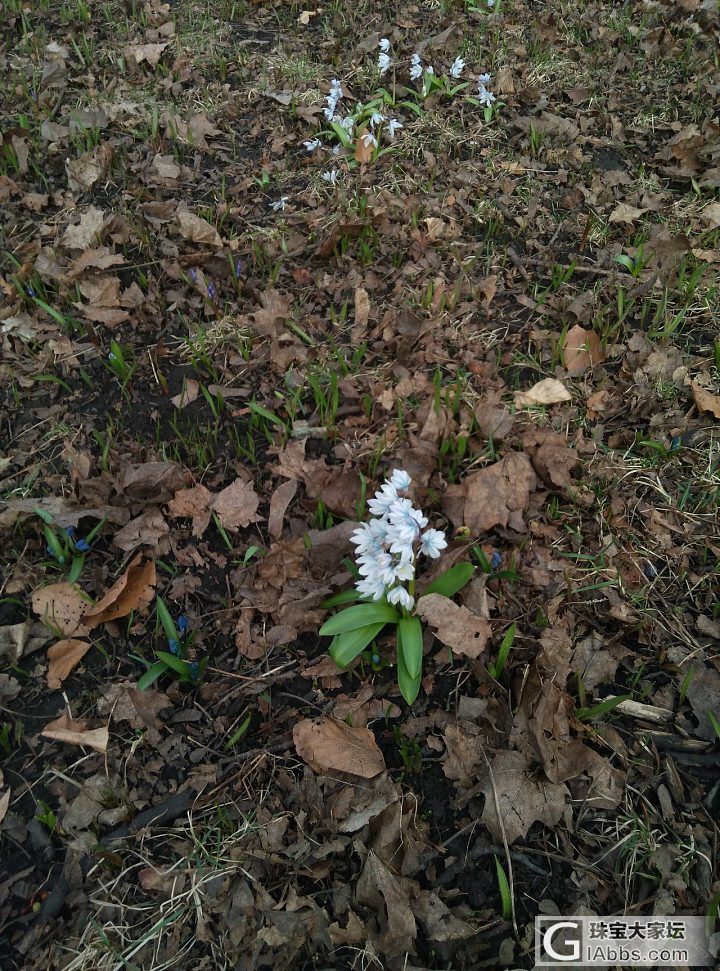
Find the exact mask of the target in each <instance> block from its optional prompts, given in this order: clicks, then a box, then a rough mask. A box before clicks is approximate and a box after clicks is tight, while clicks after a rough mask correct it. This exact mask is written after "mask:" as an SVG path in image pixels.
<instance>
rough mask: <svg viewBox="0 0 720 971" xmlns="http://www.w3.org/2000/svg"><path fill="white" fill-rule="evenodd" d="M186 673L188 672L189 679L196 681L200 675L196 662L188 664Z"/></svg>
mask: <svg viewBox="0 0 720 971" xmlns="http://www.w3.org/2000/svg"><path fill="white" fill-rule="evenodd" d="M188 671H189V672H190V677H191V679H192V680H193V681H197V679H198V677H199V675H200V665H199V664H198V663H197V661H190V663H189V664H188Z"/></svg>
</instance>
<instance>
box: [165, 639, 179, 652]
mask: <svg viewBox="0 0 720 971" xmlns="http://www.w3.org/2000/svg"><path fill="white" fill-rule="evenodd" d="M168 649H169V651H170V653H171V654H179V653H180V645H179V644H178V642H177V641H176V640H175V638H174V637H171V638H170V639H169V640H168Z"/></svg>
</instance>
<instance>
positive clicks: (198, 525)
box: [168, 485, 213, 536]
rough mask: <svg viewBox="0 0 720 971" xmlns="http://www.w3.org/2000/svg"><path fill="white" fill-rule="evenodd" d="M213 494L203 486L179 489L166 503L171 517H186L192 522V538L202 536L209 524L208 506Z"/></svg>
mask: <svg viewBox="0 0 720 971" xmlns="http://www.w3.org/2000/svg"><path fill="white" fill-rule="evenodd" d="M212 501H213V494H212V492H210V490H209V489H206V488H205V486H204V485H197V486H193V488H192V489H180V490H179V491H178V492H176V493H175V497H174V498H173V499H171V500H170V502H169V503H168V512H169V513H170V515H171V516H176V517H183V518H184V517H187V518H188V519H192V521H193V529H192V532H193V536H202V534H203V533H204V532H205V530H206V529H207V527H208V523H209V522H210V505H211V503H212Z"/></svg>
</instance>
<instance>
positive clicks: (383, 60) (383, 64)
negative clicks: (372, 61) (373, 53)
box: [377, 53, 392, 75]
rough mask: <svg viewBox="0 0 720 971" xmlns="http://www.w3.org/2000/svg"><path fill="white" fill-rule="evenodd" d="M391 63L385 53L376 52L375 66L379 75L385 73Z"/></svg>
mask: <svg viewBox="0 0 720 971" xmlns="http://www.w3.org/2000/svg"><path fill="white" fill-rule="evenodd" d="M391 64H392V61H391V60H390V58H389V56H388V55H387V54H382V53H381V54H378V63H377V66H378V70H379V71H380V74H381V75H382V74H385V73H386V72H387V71H388V70H389V68H390V65H391Z"/></svg>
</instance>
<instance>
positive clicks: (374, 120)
mask: <svg viewBox="0 0 720 971" xmlns="http://www.w3.org/2000/svg"><path fill="white" fill-rule="evenodd" d="M384 121H385V115H381V114H380V112H379V111H373V113H372V114H371V115H370V124H371V125H372V127H373V128H374V127H375V126H376V125H381V124H382V123H383V122H384Z"/></svg>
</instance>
